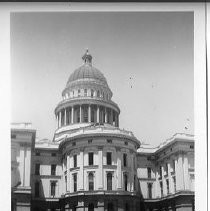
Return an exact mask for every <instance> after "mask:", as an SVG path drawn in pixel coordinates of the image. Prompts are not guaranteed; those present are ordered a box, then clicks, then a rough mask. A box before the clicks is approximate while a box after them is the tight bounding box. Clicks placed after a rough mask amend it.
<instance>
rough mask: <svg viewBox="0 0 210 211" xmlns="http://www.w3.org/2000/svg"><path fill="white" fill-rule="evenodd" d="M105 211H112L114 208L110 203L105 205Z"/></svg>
mask: <svg viewBox="0 0 210 211" xmlns="http://www.w3.org/2000/svg"><path fill="white" fill-rule="evenodd" d="M107 211H114V206H113V204H112V203H108V205H107Z"/></svg>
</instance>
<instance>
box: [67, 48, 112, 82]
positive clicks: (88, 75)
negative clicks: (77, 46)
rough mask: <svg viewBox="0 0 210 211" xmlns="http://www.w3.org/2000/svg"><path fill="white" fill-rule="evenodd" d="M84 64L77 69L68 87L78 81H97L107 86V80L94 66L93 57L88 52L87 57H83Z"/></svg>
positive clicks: (70, 78) (69, 80) (71, 76)
mask: <svg viewBox="0 0 210 211" xmlns="http://www.w3.org/2000/svg"><path fill="white" fill-rule="evenodd" d="M82 59H83V60H84V64H83V65H82V66H81V67H79V68H78V69H76V70H75V71H74V72H73V73H72V74H71V75H70V77H69V79H68V82H67V86H68V85H69V84H70V83H71V82H73V81H76V80H80V79H95V80H98V81H100V82H101V83H102V84H104V85H106V86H108V85H107V80H106V78H105V77H104V75H103V73H101V72H100V70H98V69H96V68H95V67H93V66H92V56H91V55H90V54H89V53H88V50H87V51H86V53H85V55H84V56H83V57H82Z"/></svg>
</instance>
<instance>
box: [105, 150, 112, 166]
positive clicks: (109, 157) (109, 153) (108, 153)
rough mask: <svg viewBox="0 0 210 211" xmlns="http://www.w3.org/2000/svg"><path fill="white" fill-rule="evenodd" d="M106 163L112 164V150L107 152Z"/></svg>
mask: <svg viewBox="0 0 210 211" xmlns="http://www.w3.org/2000/svg"><path fill="white" fill-rule="evenodd" d="M106 163H107V165H112V153H111V152H107V153H106Z"/></svg>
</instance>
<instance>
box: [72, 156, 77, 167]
mask: <svg viewBox="0 0 210 211" xmlns="http://www.w3.org/2000/svg"><path fill="white" fill-rule="evenodd" d="M73 159H74V168H75V167H77V155H74V157H73Z"/></svg>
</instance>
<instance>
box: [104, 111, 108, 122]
mask: <svg viewBox="0 0 210 211" xmlns="http://www.w3.org/2000/svg"><path fill="white" fill-rule="evenodd" d="M104 109H105V123H107V120H108V118H107V115H108V112H107V108H106V107H105V108H104Z"/></svg>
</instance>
